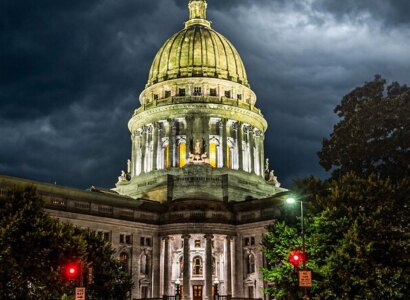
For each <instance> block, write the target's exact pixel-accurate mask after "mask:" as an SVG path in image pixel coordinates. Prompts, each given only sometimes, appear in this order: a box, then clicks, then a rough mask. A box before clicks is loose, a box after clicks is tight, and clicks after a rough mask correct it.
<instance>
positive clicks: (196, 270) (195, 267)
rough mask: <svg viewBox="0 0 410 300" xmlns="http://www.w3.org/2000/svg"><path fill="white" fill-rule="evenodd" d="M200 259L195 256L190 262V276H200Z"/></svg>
mask: <svg viewBox="0 0 410 300" xmlns="http://www.w3.org/2000/svg"><path fill="white" fill-rule="evenodd" d="M202 269H203V268H202V258H201V257H200V256H195V257H194V259H193V261H192V276H202Z"/></svg>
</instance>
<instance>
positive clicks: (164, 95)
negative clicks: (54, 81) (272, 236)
mask: <svg viewBox="0 0 410 300" xmlns="http://www.w3.org/2000/svg"><path fill="white" fill-rule="evenodd" d="M188 8H189V17H188V20H187V21H186V22H185V26H184V28H183V29H182V30H181V31H179V32H177V33H175V34H174V35H172V36H171V37H170V38H169V39H168V40H167V41H166V42H165V43H164V44H163V46H162V47H161V48H160V49H159V50H158V52H157V54H156V56H155V58H154V60H153V62H152V65H151V69H150V70H149V74H148V81H147V83H146V86H145V89H144V90H143V91H142V92H141V94H140V96H139V104H138V105H137V104H136V109H135V110H134V111H133V112H130V113H131V119H130V120H129V123H128V129H129V131H130V135H131V143H130V145H129V146H130V157H129V160H128V163H127V164H125V163H124V166H118V168H119V170H121V168H123V171H122V172H121V173H120V174H119V177H118V182H116V183H115V187H113V188H111V189H104V188H99V187H94V186H93V187H91V188H90V189H88V190H80V189H75V188H69V187H63V186H58V185H52V184H47V183H42V182H35V181H31V180H25V179H19V178H13V177H7V176H0V186H4V185H11V184H16V183H19V184H25V183H31V184H34V185H35V186H36V187H37V189H38V191H39V193H40V194H41V195H42V196H43V198H44V199H45V201H46V208H47V211H48V212H49V213H50V214H51V215H52V216H54V217H57V218H59V219H60V220H61V221H63V222H69V223H72V224H74V225H77V226H79V227H82V228H90V229H92V230H95V231H96V232H98V233H99V234H101V236H102V237H103V238H104V239H106V240H107V241H109V242H110V243H111V244H112V247H113V248H114V249H115V250H116V255H117V257H118V259H120V260H121V261H123V262H124V264H125V265H126V266H127V268H128V272H130V274H131V275H132V278H133V281H134V288H133V290H132V291H130V292H131V298H132V299H134V298H135V299H142V298H159V297H162V296H163V295H173V294H175V292H176V290H175V289H176V287H175V282H177V281H178V282H180V284H181V297H182V298H183V299H184V300H202V299H204V300H207V299H209V300H210V299H212V295H213V293H214V287H213V283H214V282H215V281H216V282H219V289H218V291H219V294H221V295H231V296H232V297H237V298H264V297H265V296H264V294H263V288H264V287H265V285H266V283H265V282H264V281H263V279H262V274H261V271H260V268H261V267H263V266H264V263H265V260H264V257H263V254H262V251H261V241H262V237H263V234H264V232H265V231H266V226H267V225H268V224H270V223H272V222H273V221H274V220H275V218H277V217H278V216H279V207H280V206H279V205H280V202H281V201H282V200H283V197H284V194H286V190H285V189H283V188H281V187H280V184H279V182H278V180H277V178H276V176H275V174H274V173H273V171H272V170H270V167H269V162H268V160H267V159H266V157H265V153H264V140H265V137H267V135H266V130H267V122H266V120H265V119H264V117H263V115H262V112H261V111H260V110H259V109H258V108H257V97H256V94H255V92H254V91H252V89H251V86H250V84H249V82H248V79H247V75H246V70H245V66H244V63H243V61H242V59H241V57H240V56H239V53H238V51H237V50H236V49H235V47H234V46H233V45H232V44H231V43H230V42H229V40H228V39H227V38H225V37H224V36H223V35H222V34H220V33H218V32H216V31H215V30H214V29H213V28H212V26H211V22H210V21H209V20H208V19H207V16H206V12H207V2H206V1H205V0H190V1H189V4H188ZM147 71H148V70H147ZM262 101H263V100H262ZM124 130H125V128H124ZM123 146H128V145H123ZM126 160H127V158H126V157H125V158H124V162H125V161H126ZM113 184H114V183H113Z"/></svg>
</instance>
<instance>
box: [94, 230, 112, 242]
mask: <svg viewBox="0 0 410 300" xmlns="http://www.w3.org/2000/svg"><path fill="white" fill-rule="evenodd" d="M97 235H98V236H99V237H100V238H102V239H103V240H104V241H106V242H109V241H110V233H109V232H108V231H97Z"/></svg>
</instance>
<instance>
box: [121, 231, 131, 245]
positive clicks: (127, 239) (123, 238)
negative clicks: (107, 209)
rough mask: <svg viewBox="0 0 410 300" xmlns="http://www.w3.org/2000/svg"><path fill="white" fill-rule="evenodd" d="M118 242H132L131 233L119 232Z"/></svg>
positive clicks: (128, 243)
mask: <svg viewBox="0 0 410 300" xmlns="http://www.w3.org/2000/svg"><path fill="white" fill-rule="evenodd" d="M120 244H127V245H131V244H132V239H131V234H124V233H122V234H120Z"/></svg>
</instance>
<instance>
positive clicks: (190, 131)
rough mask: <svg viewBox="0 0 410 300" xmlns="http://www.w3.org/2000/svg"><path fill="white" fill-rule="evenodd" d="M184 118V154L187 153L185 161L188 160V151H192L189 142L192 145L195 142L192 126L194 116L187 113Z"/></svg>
mask: <svg viewBox="0 0 410 300" xmlns="http://www.w3.org/2000/svg"><path fill="white" fill-rule="evenodd" d="M185 120H186V130H185V134H186V149H187V151H186V155H187V157H186V158H187V161H188V157H189V153H190V152H191V151H192V152H194V151H193V149H191V144H192V145H194V144H195V140H194V135H193V127H194V116H192V115H188V116H186V117H185Z"/></svg>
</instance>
